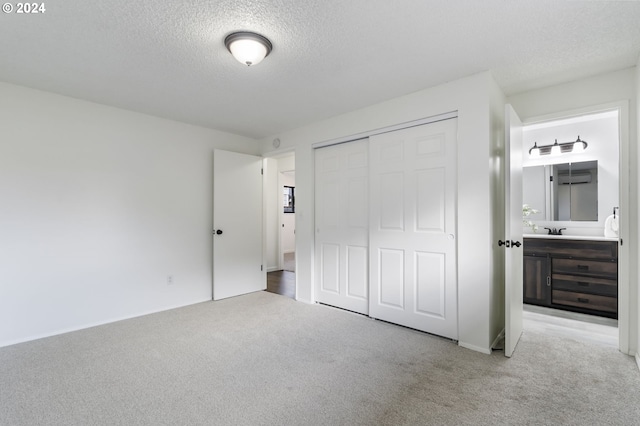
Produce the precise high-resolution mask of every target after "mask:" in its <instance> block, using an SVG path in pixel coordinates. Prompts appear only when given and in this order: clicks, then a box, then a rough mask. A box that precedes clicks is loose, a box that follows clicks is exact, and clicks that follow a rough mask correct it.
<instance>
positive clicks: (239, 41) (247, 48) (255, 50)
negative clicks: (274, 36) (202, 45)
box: [224, 32, 273, 66]
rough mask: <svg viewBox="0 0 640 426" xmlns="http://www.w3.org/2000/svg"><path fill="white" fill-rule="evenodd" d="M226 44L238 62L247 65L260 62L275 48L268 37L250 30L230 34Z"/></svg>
mask: <svg viewBox="0 0 640 426" xmlns="http://www.w3.org/2000/svg"><path fill="white" fill-rule="evenodd" d="M224 45H225V46H227V49H229V52H231V54H232V55H233V57H234V58H236V59H237V60H238V62H240V63H241V64H245V65H247V66H251V65H255V64H259V63H260V62H262V60H263V59H264V58H266V57H267V55H269V53H271V49H273V46H272V45H271V42H270V41H269V40H268V39H267V38H266V37H264V36H261V35H260V34H256V33H250V32H237V33H233V34H229V35H228V36H227V37H226V38H225V39H224Z"/></svg>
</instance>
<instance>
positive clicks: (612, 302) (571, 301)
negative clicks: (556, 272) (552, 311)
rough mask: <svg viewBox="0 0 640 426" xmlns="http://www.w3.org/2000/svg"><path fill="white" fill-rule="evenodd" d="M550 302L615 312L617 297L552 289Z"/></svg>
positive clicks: (616, 309)
mask: <svg viewBox="0 0 640 426" xmlns="http://www.w3.org/2000/svg"><path fill="white" fill-rule="evenodd" d="M551 302H552V303H555V304H558V305H565V306H573V307H576V308H583V309H592V310H594V311H604V312H614V313H615V312H617V311H618V299H617V298H615V297H607V296H597V295H594V294H586V293H574V292H572V291H562V290H553V292H552V296H551Z"/></svg>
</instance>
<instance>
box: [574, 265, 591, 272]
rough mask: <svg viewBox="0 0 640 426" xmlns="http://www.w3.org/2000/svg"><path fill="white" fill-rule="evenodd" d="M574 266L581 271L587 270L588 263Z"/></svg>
mask: <svg viewBox="0 0 640 426" xmlns="http://www.w3.org/2000/svg"><path fill="white" fill-rule="evenodd" d="M576 268H578V269H579V270H581V271H588V270H589V265H576Z"/></svg>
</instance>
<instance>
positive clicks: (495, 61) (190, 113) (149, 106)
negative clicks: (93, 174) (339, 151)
mask: <svg viewBox="0 0 640 426" xmlns="http://www.w3.org/2000/svg"><path fill="white" fill-rule="evenodd" d="M45 5H46V9H47V10H46V12H45V13H44V14H38V15H24V14H22V15H19V14H16V13H15V12H14V13H11V14H5V13H2V14H0V80H1V81H6V82H9V83H14V84H19V85H24V86H28V87H33V88H37V89H42V90H47V91H51V92H56V93H61V94H64V95H68V96H72V97H76V98H81V99H87V100H90V101H95V102H99V103H103V104H107V105H113V106H116V107H121V108H125V109H130V110H134V111H140V112H143V113H148V114H152V115H156V116H160V117H166V118H171V119H175V120H180V121H184V122H188V123H193V124H198V125H201V126H206V127H211V128H215V129H219V130H224V131H228V132H233V133H237V134H242V135H246V136H250V137H254V138H260V137H266V136H270V135H273V134H275V133H278V132H281V131H284V130H289V129H292V128H296V127H299V126H302V125H305V124H308V123H310V122H313V121H317V120H320V119H324V118H328V117H331V116H334V115H338V114H341V113H344V112H347V111H351V110H354V109H357V108H361V107H364V106H367V105H370V104H373V103H376V102H380V101H383V100H386V99H390V98H393V97H396V96H400V95H404V94H407V93H411V92H415V91H417V90H420V89H424V88H427V87H430V86H434V85H437V84H441V83H443V82H446V81H451V80H455V79H457V78H460V77H464V76H468V75H471V74H474V73H477V72H480V71H484V70H491V71H492V72H493V74H494V76H495V78H496V80H497V82H498V84H500V86H501V87H502V88H503V89H504V90H505V92H506V93H507V94H510V93H517V92H520V91H524V90H529V89H534V88H537V87H543V86H547V85H549V84H555V83H561V82H564V81H568V80H572V79H575V78H580V77H586V76H589V75H594V74H599V73H602V72H606V71H611V70H616V69H621V68H625V67H630V66H633V65H634V64H635V63H636V60H637V59H638V54H639V52H640V2H637V1H615V2H609V1H560V0H530V1H523V0H482V1H479V0H402V1H397V0H396V1H394V0H385V1H383V0H338V1H336V0H322V1H319V0H304V1H303V0H249V1H243V0H220V1H199V0H180V1H177V0H145V1H137V2H133V1H125V0H100V1H87V0H56V1H45ZM239 30H251V31H255V32H259V33H261V34H263V35H264V36H266V37H268V38H269V39H270V40H271V41H272V43H273V45H274V50H273V52H272V53H271V55H270V56H269V57H268V58H267V59H265V61H264V62H262V63H261V64H259V65H257V66H255V67H251V68H247V67H244V66H242V65H241V64H239V63H238V62H236V61H235V60H234V59H233V57H232V56H231V55H230V54H229V53H228V52H227V51H226V49H225V47H224V43H223V40H224V37H225V36H226V35H227V34H229V33H231V32H234V31H239Z"/></svg>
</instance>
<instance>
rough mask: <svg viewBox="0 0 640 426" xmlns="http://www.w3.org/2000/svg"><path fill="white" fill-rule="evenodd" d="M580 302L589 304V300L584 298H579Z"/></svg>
mask: <svg viewBox="0 0 640 426" xmlns="http://www.w3.org/2000/svg"><path fill="white" fill-rule="evenodd" d="M578 302H581V303H589V299H584V298H582V297H578Z"/></svg>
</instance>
